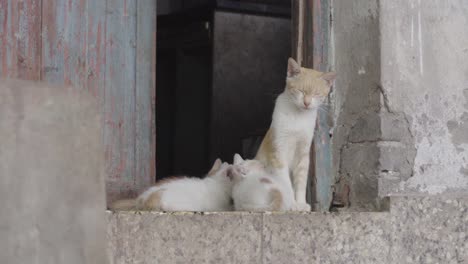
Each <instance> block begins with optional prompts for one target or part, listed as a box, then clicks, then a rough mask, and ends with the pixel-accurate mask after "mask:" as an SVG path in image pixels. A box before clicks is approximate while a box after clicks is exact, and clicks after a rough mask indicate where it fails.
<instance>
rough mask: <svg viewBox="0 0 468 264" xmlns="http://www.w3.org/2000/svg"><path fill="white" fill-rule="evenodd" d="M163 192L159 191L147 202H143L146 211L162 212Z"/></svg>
mask: <svg viewBox="0 0 468 264" xmlns="http://www.w3.org/2000/svg"><path fill="white" fill-rule="evenodd" d="M162 191H163V190H157V191H155V192H154V193H152V194H151V195H150V196H149V197H148V199H146V201H144V202H143V206H142V207H143V208H142V209H144V210H161V208H162V206H161V196H162Z"/></svg>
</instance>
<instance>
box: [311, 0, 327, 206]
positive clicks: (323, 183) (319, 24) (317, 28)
mask: <svg viewBox="0 0 468 264" xmlns="http://www.w3.org/2000/svg"><path fill="white" fill-rule="evenodd" d="M307 2H308V5H307V6H308V9H306V10H311V11H312V12H307V13H308V14H311V15H312V18H310V16H308V18H306V21H307V23H308V24H309V25H310V22H311V21H312V32H310V30H307V31H306V32H307V33H306V34H307V35H306V36H305V39H307V43H310V41H311V40H312V52H310V47H311V46H310V45H309V46H308V48H309V49H308V50H307V55H306V56H305V58H306V59H307V60H308V63H310V58H312V60H313V61H312V66H313V68H314V69H317V70H320V71H328V70H329V69H328V67H329V64H328V47H329V38H330V21H329V19H330V2H329V0H307ZM311 53H312V54H311ZM310 54H311V55H310ZM327 118H328V115H327V111H319V113H318V117H317V125H316V130H315V139H314V149H315V151H314V153H315V192H316V193H315V199H316V203H315V205H316V208H315V210H316V211H322V212H324V211H328V210H329V209H330V206H331V203H332V199H333V192H332V187H333V175H332V154H331V145H330V135H329V131H330V128H329V126H328V120H327Z"/></svg>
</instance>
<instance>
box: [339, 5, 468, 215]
mask: <svg viewBox="0 0 468 264" xmlns="http://www.w3.org/2000/svg"><path fill="white" fill-rule="evenodd" d="M332 6H333V10H332V45H333V55H332V57H333V58H332V61H333V63H334V65H333V68H334V70H336V71H337V73H338V78H337V81H336V82H335V86H334V92H333V94H332V97H333V98H332V101H333V105H332V109H333V110H332V111H333V116H334V117H335V118H334V120H335V126H334V131H333V138H332V144H333V159H334V164H335V175H336V185H335V199H336V200H338V201H342V202H343V203H344V204H345V205H348V206H350V207H351V209H353V210H382V209H386V208H387V204H386V202H385V200H384V199H382V198H380V197H385V196H392V195H408V194H411V195H413V194H437V193H441V192H466V190H467V189H468V165H467V164H468V161H467V159H468V46H467V43H468V29H467V28H466V26H465V25H466V24H467V22H468V3H466V2H462V1H459V2H450V3H445V2H441V1H435V0H434V1H416V0H413V1H403V0H398V1H393V0H392V1H390V0H382V1H377V0H375V1H372V0H359V1H336V0H335V1H334V2H333V5H332Z"/></svg>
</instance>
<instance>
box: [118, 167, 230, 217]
mask: <svg viewBox="0 0 468 264" xmlns="http://www.w3.org/2000/svg"><path fill="white" fill-rule="evenodd" d="M229 167H230V165H229V164H227V163H222V162H221V160H220V159H217V160H216V162H215V163H214V165H213V168H212V169H211V170H210V172H209V173H208V175H207V176H206V177H205V178H203V179H199V178H186V177H178V178H169V179H163V180H161V181H160V182H158V183H157V184H156V185H155V186H153V187H150V188H149V189H148V190H146V191H145V192H143V193H142V194H141V195H140V196H139V197H138V198H137V199H133V200H120V201H117V202H115V203H114V204H113V205H112V206H111V207H110V208H111V209H112V210H154V211H230V210H232V203H231V192H232V182H231V180H230V178H228V177H227V170H228V168H229Z"/></svg>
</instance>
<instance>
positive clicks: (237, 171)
mask: <svg viewBox="0 0 468 264" xmlns="http://www.w3.org/2000/svg"><path fill="white" fill-rule="evenodd" d="M265 171H266V167H265V165H264V164H263V163H262V162H260V161H258V160H244V159H242V157H241V156H240V155H239V154H236V155H235V156H234V164H233V165H232V166H231V168H230V169H229V172H228V177H230V178H232V179H234V180H235V181H239V180H241V179H243V178H245V177H248V175H250V174H253V173H264V172H265Z"/></svg>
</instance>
